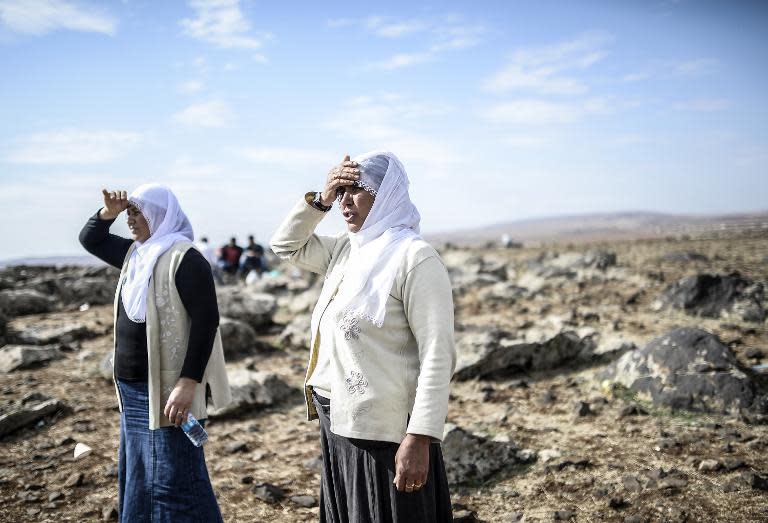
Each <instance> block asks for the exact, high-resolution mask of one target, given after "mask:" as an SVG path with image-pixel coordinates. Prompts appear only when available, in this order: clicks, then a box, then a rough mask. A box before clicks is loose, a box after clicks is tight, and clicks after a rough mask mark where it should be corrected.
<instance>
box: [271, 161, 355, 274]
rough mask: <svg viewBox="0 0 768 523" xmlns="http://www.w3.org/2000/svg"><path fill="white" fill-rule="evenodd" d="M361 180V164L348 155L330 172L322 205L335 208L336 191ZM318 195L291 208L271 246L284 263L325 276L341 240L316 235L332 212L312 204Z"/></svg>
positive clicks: (310, 194)
mask: <svg viewBox="0 0 768 523" xmlns="http://www.w3.org/2000/svg"><path fill="white" fill-rule="evenodd" d="M359 178H360V171H359V169H358V166H357V163H355V162H352V161H350V160H349V155H347V156H346V157H344V160H343V161H342V162H341V163H340V164H339V165H337V166H335V167H333V168H332V169H331V170H330V171H329V172H328V178H327V180H326V182H325V187H323V190H322V192H321V197H320V200H321V203H322V204H323V205H326V206H329V207H330V206H331V205H333V200H334V198H335V197H336V191H337V190H338V189H339V188H340V187H345V186H348V185H352V184H353V183H354V182H355V180H358V179H359ZM314 194H315V193H307V194H305V195H304V198H303V199H302V200H301V201H300V202H299V203H298V204H296V205H295V206H294V207H293V209H291V212H290V213H288V216H287V217H286V218H285V220H283V223H282V224H281V225H280V227H279V228H278V229H277V232H275V234H274V235H273V236H272V239H271V240H270V246H271V247H272V250H273V251H274V253H275V254H277V256H278V257H280V258H282V259H283V260H289V261H290V262H291V263H292V264H294V265H296V266H297V267H299V268H301V269H306V270H308V271H310V272H315V273H318V274H325V273H326V272H327V270H328V265H329V264H330V262H331V256H332V254H333V250H334V248H335V247H336V242H337V241H338V240H339V238H338V237H333V236H318V235H316V234H314V231H315V227H317V224H318V223H320V221H321V220H322V219H323V218H324V217H325V215H326V214H327V213H328V210H325V211H323V210H320V209H318V208H317V207H315V206H314V205H312V199H313V197H314Z"/></svg>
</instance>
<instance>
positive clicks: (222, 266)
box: [195, 235, 269, 283]
mask: <svg viewBox="0 0 768 523" xmlns="http://www.w3.org/2000/svg"><path fill="white" fill-rule="evenodd" d="M195 247H196V248H197V250H199V251H200V252H201V253H202V254H203V257H204V258H205V259H206V260H208V263H209V264H210V265H211V270H212V271H213V275H214V278H216V281H217V282H218V283H223V278H222V274H228V275H230V276H238V275H239V276H240V277H241V278H242V279H249V280H250V279H251V278H255V279H258V278H261V276H262V275H263V274H264V273H265V272H268V271H269V264H268V263H267V257H266V255H265V252H264V247H262V246H261V245H260V244H258V243H256V240H255V239H254V237H253V235H251V236H248V245H246V247H245V249H243V248H242V247H240V246H239V245H238V244H237V238H235V237H234V236H233V237H232V238H230V240H229V243H226V244H224V245H222V246H221V247H219V248H218V249H214V248H213V247H212V246H211V245H210V244H209V243H208V238H206V237H205V236H203V237H202V238H200V240H199V241H197V242H195ZM251 273H253V275H251Z"/></svg>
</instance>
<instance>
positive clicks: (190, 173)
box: [168, 156, 225, 181]
mask: <svg viewBox="0 0 768 523" xmlns="http://www.w3.org/2000/svg"><path fill="white" fill-rule="evenodd" d="M224 172H225V171H224V168H223V167H222V166H220V165H216V164H212V163H204V162H196V161H193V160H192V159H191V158H188V157H186V156H182V157H179V158H176V160H174V162H173V163H172V164H171V166H170V167H169V169H168V177H169V178H172V179H174V180H189V179H194V180H196V181H199V180H201V179H203V180H204V179H219V177H220V176H221V175H223V174H224Z"/></svg>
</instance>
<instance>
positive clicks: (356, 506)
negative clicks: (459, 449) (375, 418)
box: [313, 395, 453, 523]
mask: <svg viewBox="0 0 768 523" xmlns="http://www.w3.org/2000/svg"><path fill="white" fill-rule="evenodd" d="M313 396H314V397H313V399H314V402H315V407H316V408H317V415H318V417H319V418H320V444H321V446H322V450H323V470H322V481H321V483H320V521H321V522H322V523H325V522H327V523H388V522H394V523H411V522H413V523H431V522H434V523H443V522H451V521H453V516H452V514H451V498H450V494H449V492H448V479H447V478H446V475H445V464H444V463H443V453H442V450H441V447H440V445H439V444H436V443H435V444H432V445H430V446H429V447H430V449H429V474H428V477H427V483H426V484H425V485H424V486H423V487H422V488H421V489H419V490H417V491H414V492H400V491H398V490H397V488H395V486H394V484H393V483H392V482H393V481H394V479H395V454H397V449H398V446H399V445H398V444H397V443H392V442H389V441H372V440H362V439H352V438H345V437H343V436H338V435H336V434H334V433H332V432H331V428H330V427H331V421H330V418H329V414H330V401H329V400H326V399H325V398H321V397H319V396H317V395H313Z"/></svg>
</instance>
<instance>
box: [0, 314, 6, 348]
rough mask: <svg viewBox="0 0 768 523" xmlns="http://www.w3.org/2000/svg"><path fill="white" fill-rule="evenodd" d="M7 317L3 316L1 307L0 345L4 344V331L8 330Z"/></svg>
mask: <svg viewBox="0 0 768 523" xmlns="http://www.w3.org/2000/svg"><path fill="white" fill-rule="evenodd" d="M7 325H8V318H6V317H5V314H3V311H2V309H0V347H2V346H3V345H5V333H6V332H7V330H8V327H7Z"/></svg>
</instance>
